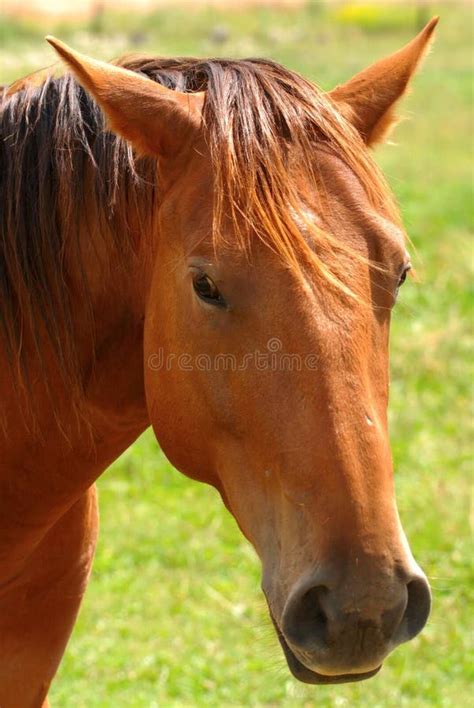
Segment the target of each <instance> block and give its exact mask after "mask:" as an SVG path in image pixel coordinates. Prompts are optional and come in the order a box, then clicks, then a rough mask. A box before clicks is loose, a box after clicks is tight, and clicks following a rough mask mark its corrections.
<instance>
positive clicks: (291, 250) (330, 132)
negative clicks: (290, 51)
mask: <svg viewBox="0 0 474 708" xmlns="http://www.w3.org/2000/svg"><path fill="white" fill-rule="evenodd" d="M117 63H118V64H120V65H121V66H124V67H126V68H128V69H130V70H132V71H136V72H140V73H142V74H144V75H145V76H147V77H149V78H151V79H152V80H154V81H157V82H159V83H161V84H163V85H165V86H167V87H168V88H171V89H175V90H179V91H184V92H189V91H191V92H192V91H202V90H205V91H206V102H205V107H204V115H203V130H204V133H205V139H206V142H207V144H208V147H209V151H210V156H211V160H212V170H213V173H214V210H213V234H214V240H215V242H216V243H219V242H220V241H222V240H225V238H227V235H226V230H225V222H226V220H228V218H229V216H230V218H231V222H232V226H233V228H232V238H233V240H234V244H233V245H234V246H235V245H236V246H237V247H239V248H242V249H246V250H249V249H250V248H251V243H252V237H253V236H256V237H257V238H260V239H261V240H263V241H265V242H266V243H267V244H268V245H269V246H270V247H271V248H272V249H273V250H274V251H276V252H277V253H278V254H279V255H280V256H281V257H282V258H283V259H284V260H285V261H286V262H287V263H288V264H289V265H290V267H292V268H293V269H295V270H298V269H300V267H301V260H302V255H303V257H304V259H306V261H307V262H310V263H311V264H312V265H313V266H314V267H316V268H317V269H318V271H319V273H320V274H321V275H322V277H325V278H326V279H327V280H329V281H331V282H332V283H333V284H335V285H336V286H337V287H341V288H342V289H344V288H345V286H344V284H343V283H341V282H340V280H339V279H338V277H337V274H335V273H333V272H331V270H330V269H328V267H327V266H326V265H325V260H324V258H323V257H322V256H321V254H322V253H324V251H327V250H328V249H337V248H341V247H342V246H341V244H340V243H339V242H338V241H337V239H335V238H334V237H332V236H331V235H330V234H328V233H326V232H323V231H322V230H321V229H320V228H319V227H318V226H316V225H315V224H314V223H313V222H311V221H309V220H308V218H307V212H306V211H305V209H304V208H302V199H301V197H302V194H301V190H300V186H301V185H300V184H298V183H297V181H295V179H293V176H294V171H295V163H296V167H297V171H298V173H299V174H304V175H306V177H307V178H309V182H314V180H313V178H314V177H315V175H314V171H315V144H317V145H320V146H322V147H324V149H325V150H328V151H330V152H332V153H333V154H334V155H337V156H338V157H340V158H341V159H342V160H343V161H344V162H345V163H346V164H347V165H348V166H349V167H350V168H351V169H352V170H353V172H354V173H355V174H356V175H357V177H358V178H359V180H360V182H361V184H362V186H363V187H364V189H365V191H366V193H367V196H368V198H369V200H370V202H371V203H372V205H373V206H374V207H375V208H376V209H377V210H379V211H382V212H383V213H385V214H386V215H388V216H389V217H390V218H392V219H394V220H397V219H398V215H397V210H396V208H395V206H394V203H393V201H392V198H391V195H390V192H389V190H388V188H387V186H386V184H385V181H384V179H383V177H382V175H381V173H380V171H379V170H378V168H377V167H376V165H375V163H374V162H373V160H372V159H371V157H370V155H369V153H368V152H367V150H366V148H365V146H364V145H363V142H362V140H361V139H360V137H359V135H358V134H357V133H356V131H355V130H354V129H353V128H352V127H351V126H350V125H349V124H348V123H347V121H346V120H345V119H344V118H343V117H342V116H341V114H340V113H339V112H338V110H337V108H336V106H335V105H334V104H333V103H332V102H331V100H330V99H329V98H328V96H327V95H326V94H325V93H324V92H323V91H321V90H320V89H319V88H317V87H316V86H315V85H314V84H312V83H310V82H309V81H307V80H305V79H303V78H302V77H300V76H299V75H297V74H296V73H294V72H291V71H289V70H287V69H285V68H283V67H281V66H280V65H278V64H276V63H273V62H271V61H267V60H262V59H248V60H240V61H231V60H225V59H215V60H197V59H162V58H150V57H130V56H128V57H123V58H122V59H119V60H118V61H117ZM316 169H317V167H316ZM86 172H87V175H88V177H89V176H91V178H92V185H91V184H89V185H87V189H86V185H85V175H86ZM154 189H155V169H154V166H153V162H152V161H151V160H147V159H143V158H142V159H137V158H136V157H135V156H134V155H133V152H132V150H131V149H130V148H129V146H127V145H126V144H125V143H124V141H122V140H121V139H120V138H117V137H116V136H114V135H112V134H111V133H108V132H106V131H104V119H103V116H102V114H101V112H100V110H99V108H98V107H97V105H96V104H95V102H94V101H93V99H92V98H91V97H90V96H89V95H88V94H86V92H85V91H84V90H83V89H82V88H81V87H80V86H79V85H78V84H77V82H76V81H75V80H74V79H73V78H72V77H71V76H70V75H65V76H61V77H59V78H54V77H52V76H48V77H47V78H46V79H45V80H44V82H43V83H42V84H41V85H40V86H37V85H34V84H33V83H32V84H30V83H28V82H26V83H24V84H21V85H20V87H19V88H18V89H17V90H15V92H13V93H11V95H9V94H8V91H7V92H6V93H5V92H3V94H2V99H1V103H0V204H1V205H2V209H1V214H0V239H1V240H0V297H1V299H2V308H1V311H0V323H1V328H2V334H3V339H4V341H5V346H6V349H7V352H8V353H9V356H10V359H13V360H14V361H15V362H16V366H17V369H18V370H21V369H22V361H21V360H22V331H23V329H24V328H25V326H26V327H28V328H29V329H31V331H32V332H33V340H34V341H35V342H37V345H36V350H37V355H38V357H39V359H41V346H40V345H39V343H38V342H39V340H40V337H41V336H42V334H43V333H44V332H45V333H46V334H47V337H48V339H49V342H50V344H51V345H52V347H53V349H54V351H55V353H56V355H57V359H58V363H59V366H60V370H61V373H62V375H63V377H64V380H65V382H66V383H68V385H69V386H71V385H72V387H73V388H72V390H73V391H75V392H76V393H77V395H78V396H80V395H81V380H80V375H79V367H78V360H77V351H76V345H75V332H74V331H73V326H72V322H73V318H72V303H73V300H72V298H73V295H72V293H71V288H70V283H69V282H68V276H67V273H66V272H65V266H64V253H65V249H66V248H68V249H76V251H77V256H78V258H77V262H78V268H79V270H81V267H82V268H83V264H82V266H81V263H82V261H81V252H82V244H81V241H80V238H79V237H80V234H81V233H83V232H84V228H85V230H86V232H87V225H86V224H85V220H84V213H85V209H86V194H87V210H88V211H89V217H88V218H89V219H91V220H93V218H94V217H95V218H96V220H98V221H99V223H100V224H101V226H102V228H101V229H100V231H101V232H102V233H104V234H106V235H107V238H111V247H112V248H114V249H115V251H116V252H118V253H119V254H121V253H124V252H126V251H129V249H130V247H131V229H130V226H129V221H128V211H129V205H130V203H132V202H133V203H135V204H140V207H141V208H140V209H139V210H138V211H139V213H140V215H141V218H143V219H144V220H146V219H147V218H148V217H149V216H151V215H152V212H153V208H154V205H155V204H157V200H156V199H155V193H154ZM91 210H92V214H91V213H90V211H91ZM292 215H297V217H298V218H296V219H295V218H293V217H292ZM301 222H303V223H304V224H305V226H306V229H305V230H306V231H307V230H309V231H310V233H311V236H312V241H313V243H316V244H317V248H316V249H314V248H310V247H309V246H308V238H307V233H306V234H305V235H303V233H302V230H301V228H299V226H298V224H299V223H300V224H301ZM81 277H82V282H83V293H82V296H81V297H82V298H83V302H84V303H85V305H86V308H87V307H89V308H91V307H92V303H91V302H90V299H88V296H87V293H88V291H89V287H88V282H87V274H86V273H85V272H82V275H81ZM76 297H77V294H76ZM92 327H93V325H92V318H91V328H92Z"/></svg>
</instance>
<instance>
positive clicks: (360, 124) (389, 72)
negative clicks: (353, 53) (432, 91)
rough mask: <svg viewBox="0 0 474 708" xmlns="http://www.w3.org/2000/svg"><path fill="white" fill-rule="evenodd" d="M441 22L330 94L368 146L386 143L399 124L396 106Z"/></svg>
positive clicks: (434, 21)
mask: <svg viewBox="0 0 474 708" xmlns="http://www.w3.org/2000/svg"><path fill="white" fill-rule="evenodd" d="M438 20H439V17H434V18H433V19H432V20H431V21H430V22H429V23H428V24H427V25H426V27H425V28H424V29H423V30H422V31H421V32H420V33H419V34H418V35H417V36H416V37H415V38H414V39H413V40H412V41H411V42H410V43H409V44H407V45H406V46H405V47H403V49H400V51H398V52H396V53H395V54H392V55H391V56H389V57H386V58H385V59H382V60H381V61H378V62H376V63H375V64H372V65H371V66H369V67H368V68H367V69H364V70H363V71H361V72H360V73H359V74H356V75H355V76H354V77H353V78H352V79H351V80H350V81H348V82H347V83H346V84H342V85H341V86H336V88H335V89H333V90H332V91H331V92H330V93H329V96H330V97H331V98H332V99H333V100H334V101H335V102H336V103H337V104H339V106H338V107H339V109H340V110H341V112H342V113H343V114H344V115H345V116H346V117H347V118H348V119H349V121H350V122H351V123H352V124H353V125H354V126H355V127H356V128H357V130H358V131H359V133H360V134H361V136H362V138H363V140H364V142H365V143H366V144H367V145H373V144H375V143H380V142H383V140H384V139H385V138H386V137H387V135H388V133H389V132H390V130H391V129H392V128H393V127H394V125H395V124H396V123H397V117H396V115H395V111H394V108H395V104H396V103H397V102H398V100H399V99H400V98H401V97H402V96H403V94H404V93H405V92H406V90H407V87H408V84H409V82H410V79H411V77H412V76H413V74H414V73H415V71H416V69H417V68H418V66H419V65H420V62H421V60H422V59H423V57H424V56H425V55H426V53H427V51H428V49H429V47H430V44H431V41H432V38H433V32H434V29H435V27H436V25H437V24H438Z"/></svg>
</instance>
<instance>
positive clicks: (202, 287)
mask: <svg viewBox="0 0 474 708" xmlns="http://www.w3.org/2000/svg"><path fill="white" fill-rule="evenodd" d="M193 287H194V292H195V293H196V295H197V296H198V297H199V298H200V299H201V300H204V302H208V303H209V304H211V305H217V306H219V307H225V300H224V298H223V297H222V295H221V294H220V292H219V288H218V287H217V285H216V284H215V283H214V281H213V280H212V279H211V278H210V277H209V276H208V275H206V274H205V273H198V274H197V275H196V276H195V277H194V279H193Z"/></svg>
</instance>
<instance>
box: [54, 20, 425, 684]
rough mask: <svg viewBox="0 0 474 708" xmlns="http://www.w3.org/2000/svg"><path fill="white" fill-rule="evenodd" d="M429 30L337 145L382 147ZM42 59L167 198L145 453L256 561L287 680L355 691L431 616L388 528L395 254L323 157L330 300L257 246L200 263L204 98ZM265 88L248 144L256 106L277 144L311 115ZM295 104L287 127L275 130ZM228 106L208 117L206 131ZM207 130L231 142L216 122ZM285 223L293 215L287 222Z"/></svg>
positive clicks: (361, 96) (397, 249)
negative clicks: (207, 494) (87, 98)
mask: <svg viewBox="0 0 474 708" xmlns="http://www.w3.org/2000/svg"><path fill="white" fill-rule="evenodd" d="M435 25H436V20H434V21H432V22H430V23H429V25H427V27H426V28H425V29H424V30H423V31H422V32H421V33H420V34H419V35H418V37H416V38H415V39H414V40H413V41H412V42H411V43H410V44H409V45H407V46H406V47H405V48H404V49H402V50H401V51H400V52H397V53H396V54H394V55H393V56H391V57H388V58H387V59H384V60H382V61H381V62H378V63H377V64H375V65H373V66H371V67H369V68H368V69H367V70H365V71H364V72H361V74H358V75H357V76H355V77H354V78H353V79H352V80H351V81H349V82H348V83H347V84H346V85H344V86H340V87H338V88H336V89H335V90H334V91H333V92H332V93H331V96H330V100H331V101H332V102H334V103H335V104H337V106H338V111H339V114H338V115H339V117H337V116H335V115H334V114H331V115H332V118H331V119H330V120H329V122H331V121H332V122H333V123H334V125H333V129H334V130H337V126H339V127H340V126H341V124H342V123H341V120H342V118H341V116H345V118H346V119H347V121H349V122H350V123H352V126H353V129H355V130H356V131H357V132H358V133H359V136H360V138H362V140H363V141H364V142H365V144H366V145H372V144H374V143H375V142H378V141H380V140H381V139H382V138H383V137H384V135H385V134H386V133H387V131H388V129H389V128H390V126H391V124H392V123H393V106H394V104H395V103H396V102H397V101H398V99H399V98H400V96H401V95H402V94H403V93H404V91H405V89H406V87H407V85H408V82H409V80H410V78H411V76H412V74H413V73H414V71H415V69H416V67H417V65H418V64H419V62H420V59H421V58H422V56H423V55H424V54H425V52H426V49H427V47H428V45H429V41H430V38H431V36H432V33H433V30H434V27H435ZM52 42H53V44H54V46H55V47H56V49H57V50H58V52H59V53H60V54H61V56H62V57H63V58H64V59H65V60H66V61H67V63H68V64H69V66H70V67H71V68H72V69H73V71H75V73H76V75H77V76H78V78H79V80H80V81H81V82H82V83H83V84H84V86H85V87H86V88H87V89H88V90H89V91H91V92H92V93H93V95H94V96H95V98H96V100H97V101H98V102H99V104H100V105H101V106H102V108H103V110H104V111H105V112H106V114H107V116H108V119H109V123H110V125H111V126H112V128H113V129H114V130H116V131H117V132H118V133H119V134H120V135H122V136H123V137H125V138H126V139H127V140H129V141H130V142H131V143H132V144H133V145H134V146H135V147H136V148H137V149H138V150H140V151H141V152H145V153H147V154H151V155H155V156H158V157H159V158H160V162H161V170H162V174H163V176H164V177H165V180H164V185H165V189H166V193H165V195H164V197H163V201H162V204H161V206H160V225H159V228H158V229H157V236H156V239H155V241H156V244H155V249H154V253H155V266H154V269H153V275H152V278H151V285H150V287H148V284H147V286H146V287H145V289H146V292H147V294H146V298H145V299H146V307H145V309H146V313H145V385H146V394H147V403H148V409H149V414H150V419H151V421H152V424H153V427H154V430H155V432H156V434H157V437H158V440H159V441H160V443H161V445H162V447H163V449H164V451H165V453H166V454H167V455H168V457H169V458H170V460H171V461H172V462H173V463H174V464H175V465H176V467H178V468H179V469H180V470H182V471H183V472H184V473H186V474H188V475H189V476H191V477H194V478H196V479H200V480H202V481H205V482H208V483H210V484H213V485H214V486H215V487H216V488H217V489H218V490H219V491H220V492H221V495H222V497H223V500H224V502H225V503H226V505H227V506H228V508H229V509H230V511H231V513H232V514H233V515H234V517H235V519H236V521H237V523H238V524H239V526H240V528H241V529H242V531H243V533H244V534H245V535H246V536H247V538H248V539H249V540H250V541H251V543H252V544H253V546H254V547H255V549H256V551H257V553H258V554H259V556H260V558H261V561H262V565H263V590H264V592H265V595H266V597H267V600H268V605H269V609H270V614H271V617H272V620H273V622H274V625H275V628H276V631H277V634H278V636H279V638H280V642H281V644H282V647H283V649H284V652H285V654H286V657H287V660H288V663H289V666H290V668H291V670H292V671H293V673H294V674H295V676H297V677H298V678H299V679H301V680H303V681H307V682H310V683H335V682H341V681H350V680H360V679H363V678H367V677H369V676H371V675H372V674H373V673H375V672H376V671H377V670H378V668H379V667H380V665H381V663H382V661H383V660H384V658H385V656H386V655H387V654H388V653H389V651H390V650H391V649H392V648H393V647H394V646H396V645H397V644H399V643H401V642H403V641H405V640H407V639H410V638H411V637H413V636H414V635H415V634H417V633H418V632H419V631H420V629H421V628H422V627H423V625H424V623H425V621H426V618H427V615H428V612H429V604H430V596H429V588H428V584H427V581H426V579H425V577H424V576H423V574H422V573H421V571H420V570H419V568H418V567H417V566H416V564H415V562H414V560H413V558H412V556H411V554H410V551H409V548H408V544H407V542H406V539H405V537H404V535H403V531H402V529H401V526H400V523H399V519H398V515H397V511H396V506H395V501H394V492H393V482H392V466H391V459H390V450H389V443H388V434H387V420H386V409H387V393H388V373H387V370H388V330H389V318H390V310H391V308H392V306H393V303H394V299H395V293H396V290H397V287H398V285H399V283H400V282H401V280H402V279H403V277H404V273H405V271H406V269H407V255H406V253H405V249H404V241H403V238H402V237H401V235H400V233H399V232H398V231H397V227H396V226H395V224H393V223H392V222H391V221H390V219H387V218H386V216H383V215H382V213H380V211H379V210H378V209H374V207H373V200H369V199H368V197H367V190H366V189H364V188H363V186H362V184H361V183H360V181H358V179H357V178H356V177H355V173H354V172H353V171H351V170H350V169H349V168H348V167H346V166H344V164H343V161H341V160H339V159H338V158H337V156H336V155H337V152H336V153H335V152H334V151H332V156H331V157H329V156H328V154H327V153H323V152H322V151H321V152H320V154H318V155H317V159H316V163H317V169H316V170H315V171H313V170H312V171H311V172H312V174H314V173H318V174H319V180H320V184H316V182H315V181H314V183H312V180H308V179H307V180H306V181H307V184H305V185H304V189H303V190H302V193H304V194H305V195H306V197H305V201H304V204H303V205H302V209H301V210H300V216H301V213H305V214H306V216H305V219H304V220H303V223H302V224H301V228H302V229H304V227H305V223H306V224H307V223H309V222H310V221H312V220H318V219H319V220H320V221H321V226H322V228H324V229H326V230H327V231H328V232H329V233H331V234H333V235H335V236H336V237H337V240H338V241H339V243H341V244H342V245H343V246H344V248H343V249H342V253H341V252H337V253H336V250H337V249H336V250H333V251H331V249H329V250H328V251H327V253H325V259H326V263H325V265H327V266H328V267H329V269H330V270H331V269H334V270H336V271H337V272H338V276H339V281H340V283H342V284H343V285H344V289H345V291H346V296H345V297H342V295H341V292H340V291H337V289H336V290H335V289H334V287H333V285H331V286H329V283H328V282H327V279H325V278H324V277H322V275H321V272H319V271H318V272H317V271H315V270H314V269H311V268H308V267H306V268H304V267H303V268H302V270H301V273H299V274H298V276H297V273H298V271H297V270H295V269H294V268H290V267H288V265H285V263H284V262H283V261H282V260H281V259H280V258H279V257H278V256H277V255H276V254H275V253H274V252H273V251H272V249H271V248H269V247H268V246H267V245H264V242H263V241H259V240H258V239H254V240H255V243H254V244H253V247H252V253H251V259H248V258H247V257H246V254H245V253H244V252H243V251H242V249H239V248H235V249H233V248H230V247H226V246H225V242H228V243H229V244H232V243H233V242H234V241H235V239H234V235H235V234H234V233H233V230H234V229H235V222H234V223H232V220H230V222H231V223H230V224H229V226H228V231H229V233H228V234H227V236H228V238H227V239H225V240H224V241H223V242H222V243H221V244H220V247H219V248H215V247H214V246H213V244H212V243H211V240H210V236H209V234H210V233H211V232H212V224H213V201H212V194H213V189H214V185H215V182H214V176H215V174H214V173H213V170H212V169H211V163H213V168H214V171H217V170H218V167H219V165H218V162H216V161H215V160H214V162H213V161H212V160H211V159H210V157H209V155H208V153H207V148H208V145H209V143H208V141H207V140H206V139H203V132H202V124H201V122H200V116H201V112H202V110H203V105H204V100H205V98H204V96H203V94H194V93H191V94H179V93H178V92H176V91H169V90H168V89H165V88H163V87H162V86H158V85H157V84H155V83H154V82H151V81H149V80H147V79H145V78H144V77H137V76H136V75H133V74H132V73H131V72H127V71H124V70H123V69H120V68H119V67H110V66H108V65H104V64H99V63H97V62H93V61H91V60H89V59H87V58H85V57H82V56H80V55H78V54H77V53H74V52H71V50H69V49H68V48H67V47H65V46H64V45H61V44H60V43H58V42H57V41H55V40H52ZM269 72H270V73H269V74H268V76H267V78H266V79H265V82H266V83H265V86H266V88H265V89H264V90H263V93H262V94H261V95H260V99H261V100H260V101H259V102H257V103H258V105H257V106H254V107H253V110H254V112H253V113H252V114H251V115H252V116H253V117H255V115H261V116H262V117H263V120H262V121H260V122H259V121H258V120H257V122H256V123H255V122H254V123H253V126H254V128H255V132H256V133H257V134H258V135H256V136H255V139H256V140H257V138H258V140H257V142H258V141H261V140H264V139H265V135H266V133H265V131H266V130H267V129H268V121H270V122H271V120H272V116H271V115H270V114H267V115H264V112H263V113H262V112H260V113H259V110H260V109H261V108H262V106H263V105H264V104H265V105H268V102H269V101H270V100H273V101H274V103H273V106H274V107H275V108H277V109H278V111H280V114H285V115H286V118H285V120H283V121H282V120H277V121H276V122H274V123H273V126H274V128H275V129H278V130H281V131H282V140H286V138H287V136H286V137H285V135H284V134H285V131H286V133H288V131H290V132H291V126H290V124H289V121H290V122H291V120H290V119H291V117H293V118H294V119H295V120H296V121H298V120H299V119H300V118H301V115H302V114H303V113H304V112H305V111H308V110H309V112H311V109H308V105H310V104H311V101H312V98H311V97H310V98H308V96H309V94H308V93H307V87H306V88H305V84H304V83H301V82H300V81H299V80H298V79H297V78H295V77H294V76H293V77H292V78H290V79H288V77H286V78H285V79H284V80H282V81H280V80H279V79H278V80H276V79H275V77H277V76H281V73H280V74H279V70H278V68H277V67H275V66H274V65H273V67H272V68H271V69H269ZM241 78H242V76H241ZM272 81H273V82H274V83H271V82H272ZM268 82H270V83H268ZM255 86H256V84H255V82H254V83H252V82H250V84H249V94H248V95H251V92H252V90H255ZM277 86H278V90H280V91H281V90H285V91H287V93H286V94H285V95H284V100H283V99H282V100H280V99H275V91H276V90H277ZM298 86H300V87H303V88H301V92H302V93H300V95H302V96H303V99H302V101H301V102H300V104H299V106H298V110H297V111H294V112H293V113H291V111H290V112H288V111H286V113H285V105H286V103H287V102H288V101H290V102H292V101H294V100H295V95H296V94H295V92H297V91H298V90H299V89H298V88H297V87H298ZM221 89H222V86H221ZM288 89H289V91H288ZM235 91H236V87H235V86H233V87H231V90H230V93H229V94H228V96H233V100H234V99H235V96H236V93H235ZM244 93H245V92H244ZM368 96H370V100H369V101H368V100H367V97H368ZM272 97H273V98H272ZM214 100H216V99H215V98H214ZM241 100H242V101H243V102H244V103H245V100H247V94H245V96H241ZM314 100H315V101H317V100H319V99H317V96H316V94H314ZM234 105H235V103H234ZM242 105H244V104H242ZM319 105H320V107H321V106H322V105H323V104H322V103H320V104H319ZM229 106H232V101H229V102H228V103H227V104H226V105H225V106H224V105H218V106H217V110H216V114H215V115H214V118H215V119H216V120H217V122H218V121H219V120H220V119H221V117H222V112H224V114H225V111H226V110H228V109H229ZM326 107H327V104H326ZM324 110H326V109H324ZM290 113H291V115H290ZM330 113H331V112H330V111H329V113H328V114H327V115H329V114H330ZM207 117H209V115H208V116H207ZM233 118H234V119H236V118H238V116H235V115H234V116H233ZM204 123H206V121H204ZM302 125H303V123H300V127H301V126H302ZM305 125H306V124H305ZM325 125H326V127H327V125H328V123H327V122H326V123H325ZM248 126H249V123H248V122H247V123H242V124H241V128H242V130H241V131H240V133H239V135H238V136H237V138H238V139H237V140H235V139H234V146H235V145H236V144H237V145H238V144H239V141H240V139H243V140H245V139H247V137H248V133H249V131H248ZM221 127H222V124H221ZM224 127H228V129H229V131H232V121H229V122H228V123H224ZM205 129H206V126H205V125H204V133H205ZM267 132H268V131H267ZM349 132H350V131H349ZM221 136H223V137H224V139H225V138H226V137H227V136H226V135H225V131H221ZM299 137H301V130H300V133H299ZM234 138H235V135H234ZM356 142H357V141H356ZM359 143H360V141H359ZM306 145H308V143H306ZM256 154H258V155H260V157H261V158H262V160H267V175H268V174H269V173H270V172H271V169H270V168H271V164H270V163H269V162H268V157H267V156H266V154H265V150H263V151H260V153H259V152H258V150H256V151H254V155H256ZM242 155H243V158H244V159H243V160H241V163H240V165H239V169H240V171H241V175H242V174H243V173H244V172H246V171H247V164H243V163H244V162H245V153H241V157H242ZM277 157H278V155H277ZM296 163H298V156H297V155H296ZM233 165H234V167H235V163H233ZM276 168H277V165H276V164H275V169H276ZM303 177H304V175H303ZM301 178H302V175H301V174H298V179H299V180H300V179H301ZM295 179H296V176H295ZM165 183H166V184H165ZM270 184H271V185H272V186H273V183H272V182H271V180H270ZM280 186H281V185H280ZM257 187H258V188H261V182H260V183H259V182H258V180H255V189H257ZM270 191H271V189H270ZM311 195H313V196H311ZM323 196H324V199H323V198H322V197H323ZM281 206H282V204H280V207H281ZM245 208H246V206H245V205H241V212H240V218H241V219H242V220H245V217H246V212H245ZM261 215H262V218H263V219H265V218H266V214H265V213H262V212H261ZM280 215H281V213H280ZM234 216H235V215H234ZM285 218H286V219H287V220H291V219H294V218H296V216H295V214H294V213H292V211H291V209H288V213H287V214H286V217H285ZM254 225H255V223H254ZM308 240H309V246H310V248H312V247H314V248H316V244H313V243H311V238H310V237H308ZM145 243H148V242H147V241H146V240H145ZM349 253H351V254H352V258H349V257H348V254H349ZM370 261H376V262H377V263H379V264H380V266H381V268H380V269H374V268H372V267H369V265H368V263H369V262H370ZM301 275H302V277H300V276H301ZM347 290H351V291H353V292H354V293H356V295H357V298H356V299H351V298H348V297H347Z"/></svg>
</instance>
